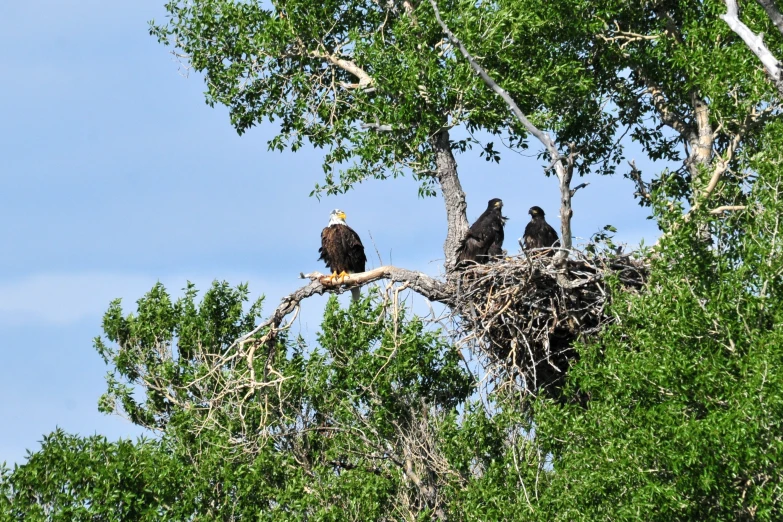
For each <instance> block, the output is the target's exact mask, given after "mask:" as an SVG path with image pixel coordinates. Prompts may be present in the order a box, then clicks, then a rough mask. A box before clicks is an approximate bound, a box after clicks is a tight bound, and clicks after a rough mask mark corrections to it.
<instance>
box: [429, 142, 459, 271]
mask: <svg viewBox="0 0 783 522" xmlns="http://www.w3.org/2000/svg"><path fill="white" fill-rule="evenodd" d="M430 146H431V147H432V150H433V151H434V152H435V165H436V169H437V173H436V174H435V177H436V178H437V179H438V182H439V183H440V189H441V192H442V193H443V202H444V203H445V204H446V222H447V224H448V230H447V231H446V242H445V243H444V244H443V254H444V256H445V263H444V264H445V266H446V272H451V271H452V270H453V269H454V267H455V266H456V264H457V249H458V248H459V244H460V242H461V241H462V238H463V237H464V236H465V234H466V233H467V231H468V218H467V203H466V202H465V192H463V190H462V184H461V183H460V182H459V176H458V175H457V161H456V160H455V159H454V154H452V152H451V142H450V140H449V132H448V131H446V130H444V131H440V132H438V133H437V134H435V135H434V136H432V137H431V138H430Z"/></svg>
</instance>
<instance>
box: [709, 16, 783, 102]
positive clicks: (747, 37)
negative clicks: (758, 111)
mask: <svg viewBox="0 0 783 522" xmlns="http://www.w3.org/2000/svg"><path fill="white" fill-rule="evenodd" d="M725 1H726V14H723V15H720V17H721V19H722V20H723V21H724V22H726V24H728V26H729V27H730V28H731V30H732V31H734V32H735V33H736V34H737V35H738V36H739V37H740V38H742V41H743V42H745V45H747V46H748V48H749V49H750V50H751V51H752V52H753V54H755V55H756V56H757V57H758V59H759V60H761V63H762V64H763V65H764V70H765V71H766V73H767V76H769V78H770V79H771V80H772V81H773V82H774V84H775V87H777V89H778V92H779V93H780V94H781V95H783V77H782V76H781V64H780V61H779V60H778V59H777V58H775V56H774V55H773V54H772V53H771V52H770V50H769V48H768V47H767V46H766V45H765V44H764V38H763V35H761V34H755V33H754V32H753V31H751V30H750V28H749V27H748V26H747V25H745V24H744V23H742V21H741V20H740V19H739V7H738V6H737V0H725ZM758 2H759V4H761V6H762V7H764V9H765V10H766V11H767V14H768V15H770V18H771V19H772V21H773V22H774V23H775V25H776V26H778V29H780V27H781V26H780V25H778V23H780V21H781V17H780V12H779V11H778V10H777V8H776V7H775V6H774V5H773V4H772V3H771V2H769V1H767V0H758ZM770 11H772V13H771V14H770Z"/></svg>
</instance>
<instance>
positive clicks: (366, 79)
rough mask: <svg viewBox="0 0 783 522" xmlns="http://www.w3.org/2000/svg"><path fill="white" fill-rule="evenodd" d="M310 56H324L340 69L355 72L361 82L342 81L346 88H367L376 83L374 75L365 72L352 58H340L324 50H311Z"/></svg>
mask: <svg viewBox="0 0 783 522" xmlns="http://www.w3.org/2000/svg"><path fill="white" fill-rule="evenodd" d="M310 56H311V57H313V58H323V59H324V60H326V61H327V62H329V63H331V64H332V65H336V66H337V67H339V68H340V69H342V70H344V71H346V72H348V73H350V74H353V75H354V76H356V77H357V78H359V83H345V82H341V83H340V85H341V86H342V87H344V88H346V89H366V88H368V87H371V86H372V85H373V83H374V81H373V79H372V77H371V76H370V75H369V74H367V73H366V72H365V70H364V69H362V68H361V67H359V66H358V65H356V64H355V63H354V62H352V61H350V60H345V59H343V58H338V57H337V56H336V55H334V54H331V53H327V52H323V51H310Z"/></svg>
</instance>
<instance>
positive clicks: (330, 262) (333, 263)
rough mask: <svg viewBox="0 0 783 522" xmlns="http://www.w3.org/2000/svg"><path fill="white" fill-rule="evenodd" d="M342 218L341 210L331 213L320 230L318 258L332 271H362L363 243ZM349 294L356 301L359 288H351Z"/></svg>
mask: <svg viewBox="0 0 783 522" xmlns="http://www.w3.org/2000/svg"><path fill="white" fill-rule="evenodd" d="M337 212H339V213H337ZM336 213H337V214H336ZM344 219H345V214H344V213H342V211H335V212H333V213H332V219H331V220H330V222H329V225H328V226H327V227H326V228H324V229H323V231H322V232H321V248H319V249H318V252H319V253H320V254H321V256H320V257H319V258H318V259H319V260H323V262H324V263H326V266H327V267H328V268H329V270H331V271H332V272H333V273H338V274H341V273H343V272H345V273H348V274H356V273H359V272H364V268H365V265H366V263H367V256H365V254H364V245H363V244H362V240H361V239H359V234H357V233H356V232H354V230H353V229H352V228H351V227H349V226H348V225H346V224H345V222H344ZM351 294H352V295H353V299H354V301H356V300H357V299H358V298H359V289H358V288H352V289H351Z"/></svg>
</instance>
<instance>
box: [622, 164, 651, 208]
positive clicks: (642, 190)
mask: <svg viewBox="0 0 783 522" xmlns="http://www.w3.org/2000/svg"><path fill="white" fill-rule="evenodd" d="M628 165H629V166H630V167H631V172H630V173H629V174H628V176H629V177H630V178H631V180H633V182H634V184H635V185H636V192H635V193H634V196H639V197H640V198H644V199H646V200H647V201H650V200H652V197H651V196H650V191H649V190H648V185H647V183H646V182H645V181H644V180H643V179H642V171H640V170H639V169H638V168H637V167H636V160H631V161H629V162H628Z"/></svg>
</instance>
